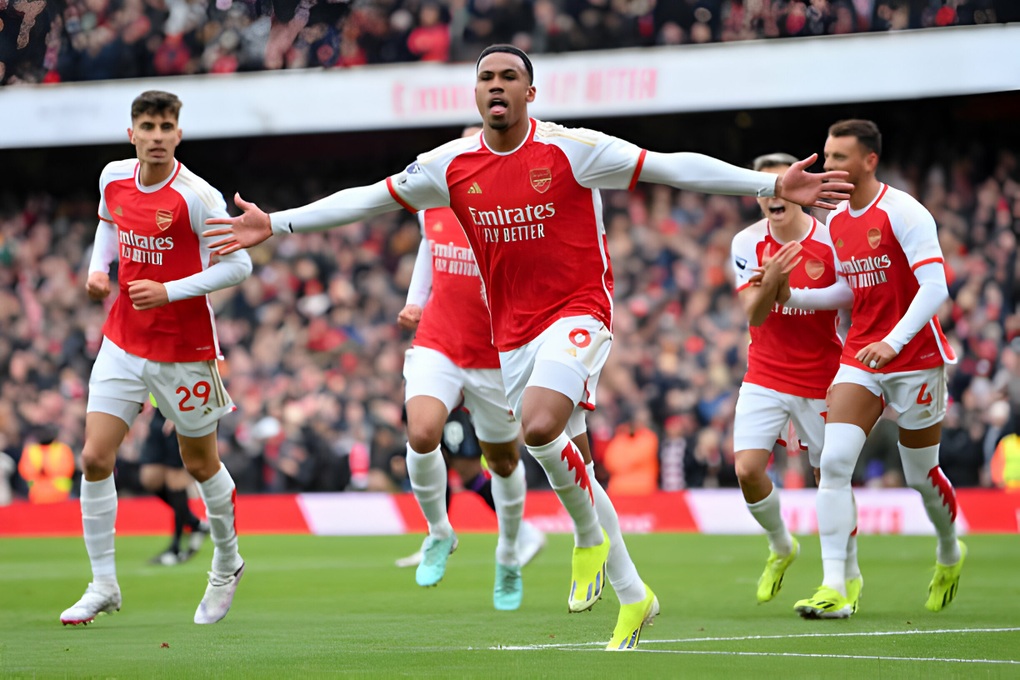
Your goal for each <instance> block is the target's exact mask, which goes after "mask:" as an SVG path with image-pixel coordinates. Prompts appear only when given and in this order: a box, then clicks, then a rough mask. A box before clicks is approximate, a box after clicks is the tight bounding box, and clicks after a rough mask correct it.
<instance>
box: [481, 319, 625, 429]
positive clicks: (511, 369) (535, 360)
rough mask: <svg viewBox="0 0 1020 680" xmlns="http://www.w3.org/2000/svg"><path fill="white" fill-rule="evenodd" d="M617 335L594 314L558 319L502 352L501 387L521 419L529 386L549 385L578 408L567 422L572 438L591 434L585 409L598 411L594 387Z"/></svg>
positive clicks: (549, 387) (500, 359) (500, 358)
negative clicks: (523, 403) (515, 346)
mask: <svg viewBox="0 0 1020 680" xmlns="http://www.w3.org/2000/svg"><path fill="white" fill-rule="evenodd" d="M612 344H613V334H612V333H610V332H609V329H607V328H606V326H605V324H603V323H602V322H601V321H599V320H598V319H595V318H594V317H591V316H570V317H566V318H563V319H559V320H558V321H556V322H555V323H553V325H551V326H549V328H547V329H545V330H544V331H542V333H541V334H540V335H539V336H538V337H537V338H535V339H534V340H532V341H531V342H529V343H528V344H526V345H523V346H521V347H518V348H517V349H514V350H510V351H509V352H500V353H499V363H500V366H501V367H502V370H503V384H504V385H505V386H506V395H507V399H508V400H509V402H510V406H511V407H512V408H513V411H514V414H516V416H517V417H518V419H520V417H521V403H522V402H523V400H524V389H525V388H526V387H545V388H547V389H550V390H555V391H556V392H559V393H560V394H563V395H566V397H567V398H568V399H570V400H571V401H572V402H574V403H575V404H577V408H575V409H574V413H573V415H571V417H570V420H569V422H568V423H567V429H566V433H567V436H568V437H570V438H571V439H573V438H574V437H576V436H577V435H579V434H583V433H584V432H586V431H587V426H586V424H585V421H584V412H585V411H594V410H595V389H596V387H598V381H599V374H601V372H602V367H603V366H604V365H605V363H606V359H607V358H608V357H609V349H610V347H611V346H612Z"/></svg>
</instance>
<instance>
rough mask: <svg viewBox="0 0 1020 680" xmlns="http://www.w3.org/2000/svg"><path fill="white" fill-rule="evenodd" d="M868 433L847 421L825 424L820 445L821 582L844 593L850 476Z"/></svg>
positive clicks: (852, 516) (852, 521) (851, 511)
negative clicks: (823, 438) (822, 443)
mask: <svg viewBox="0 0 1020 680" xmlns="http://www.w3.org/2000/svg"><path fill="white" fill-rule="evenodd" d="M866 439H867V436H866V435H865V434H864V430H862V429H861V428H859V427H857V426H856V425H851V424H849V423H828V424H827V425H826V426H825V444H824V446H823V447H822V474H821V482H820V483H819V484H818V495H817V496H816V497H815V505H816V507H817V511H818V539H819V542H820V543H821V545H822V574H823V578H822V585H823V586H828V587H830V588H833V589H835V590H837V591H839V592H840V593H841V594H842V595H843V596H846V559H847V551H846V549H847V543H848V542H849V540H850V533H851V532H852V531H853V529H854V526H855V525H856V524H857V512H856V509H855V506H854V494H853V491H852V490H851V488H850V478H851V475H852V474H853V470H854V465H856V463H857V458H858V457H859V456H860V455H861V448H863V446H864V441H865V440H866Z"/></svg>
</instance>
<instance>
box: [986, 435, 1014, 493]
mask: <svg viewBox="0 0 1020 680" xmlns="http://www.w3.org/2000/svg"><path fill="white" fill-rule="evenodd" d="M990 474H991V480H992V484H993V485H995V486H996V487H998V488H1000V489H1007V490H1009V491H1018V490H1020V433H1018V432H1013V433H1012V434H1008V435H1006V436H1005V437H1003V438H1002V441H1000V442H999V444H998V445H997V446H996V447H995V452H994V453H993V454H992V460H991V464H990Z"/></svg>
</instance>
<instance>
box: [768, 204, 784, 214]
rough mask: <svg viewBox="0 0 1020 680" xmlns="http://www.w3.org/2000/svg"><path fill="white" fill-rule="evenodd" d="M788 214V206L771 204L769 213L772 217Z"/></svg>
mask: <svg viewBox="0 0 1020 680" xmlns="http://www.w3.org/2000/svg"><path fill="white" fill-rule="evenodd" d="M785 214H786V207H785V206H782V205H770V206H769V215H771V216H772V217H781V216H782V215H785Z"/></svg>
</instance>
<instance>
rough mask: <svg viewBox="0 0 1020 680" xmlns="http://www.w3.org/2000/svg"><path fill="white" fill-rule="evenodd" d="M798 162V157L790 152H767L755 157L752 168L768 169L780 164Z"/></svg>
mask: <svg viewBox="0 0 1020 680" xmlns="http://www.w3.org/2000/svg"><path fill="white" fill-rule="evenodd" d="M796 162H797V159H796V158H794V157H793V156H791V155H790V154H788V153H779V152H777V153H767V154H765V155H764V156H758V157H757V158H755V159H754V162H753V163H752V164H751V168H752V169H753V170H768V169H769V168H775V167H778V166H780V165H793V164H794V163H796Z"/></svg>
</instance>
